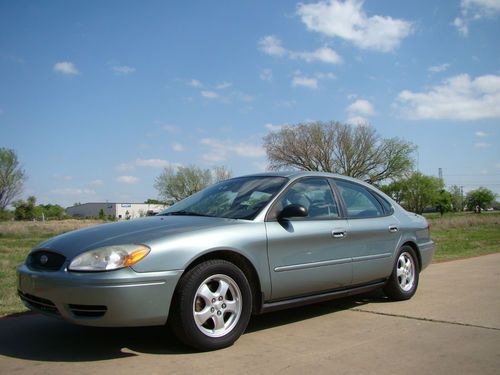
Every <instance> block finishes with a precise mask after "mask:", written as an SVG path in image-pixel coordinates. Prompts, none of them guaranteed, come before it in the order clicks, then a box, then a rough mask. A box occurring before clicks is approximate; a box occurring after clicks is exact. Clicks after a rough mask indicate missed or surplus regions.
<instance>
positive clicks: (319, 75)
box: [314, 72, 337, 80]
mask: <svg viewBox="0 0 500 375" xmlns="http://www.w3.org/2000/svg"><path fill="white" fill-rule="evenodd" d="M314 76H315V77H316V78H318V79H321V80H325V79H336V78H337V77H336V76H335V74H333V73H331V72H328V73H315V74H314Z"/></svg>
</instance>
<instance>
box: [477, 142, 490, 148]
mask: <svg viewBox="0 0 500 375" xmlns="http://www.w3.org/2000/svg"><path fill="white" fill-rule="evenodd" d="M490 146H491V145H490V144H489V143H486V142H477V143H475V144H474V147H476V148H488V147H490Z"/></svg>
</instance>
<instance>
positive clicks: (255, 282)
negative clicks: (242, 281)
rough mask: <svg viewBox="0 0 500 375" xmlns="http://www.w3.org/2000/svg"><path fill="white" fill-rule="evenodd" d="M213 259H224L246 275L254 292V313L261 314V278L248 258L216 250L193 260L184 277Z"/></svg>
mask: <svg viewBox="0 0 500 375" xmlns="http://www.w3.org/2000/svg"><path fill="white" fill-rule="evenodd" d="M213 259H222V260H225V261H228V262H231V263H233V264H234V265H235V266H237V267H238V268H239V269H240V270H241V271H242V272H243V273H244V274H245V277H246V278H247V280H248V283H249V284H250V289H251V290H252V300H253V301H252V313H254V314H257V313H259V312H260V310H261V305H262V289H261V284H260V278H259V275H258V273H257V270H256V268H255V266H254V265H253V263H252V262H251V261H250V260H249V259H248V258H247V257H246V256H244V255H242V254H240V253H238V252H236V251H233V250H225V249H222V250H214V251H211V252H208V253H205V254H202V255H200V256H199V257H197V258H195V259H192V260H191V263H189V264H188V266H187V267H186V268H185V270H184V272H183V275H184V274H185V273H186V272H187V271H189V270H190V269H192V268H194V267H196V266H197V265H198V264H200V263H203V262H205V261H207V260H213Z"/></svg>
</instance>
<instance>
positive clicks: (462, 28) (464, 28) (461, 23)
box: [451, 17, 469, 36]
mask: <svg viewBox="0 0 500 375" xmlns="http://www.w3.org/2000/svg"><path fill="white" fill-rule="evenodd" d="M451 24H452V25H453V26H455V27H456V28H457V30H458V32H459V33H460V35H462V36H467V35H469V25H468V21H466V20H465V19H463V18H460V17H457V18H455V19H454V20H453V22H452V23H451Z"/></svg>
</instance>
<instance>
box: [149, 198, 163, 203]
mask: <svg viewBox="0 0 500 375" xmlns="http://www.w3.org/2000/svg"><path fill="white" fill-rule="evenodd" d="M144 203H146V204H164V202H162V201H160V200H158V199H151V198H149V199H147V200H146V201H145V202H144Z"/></svg>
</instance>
